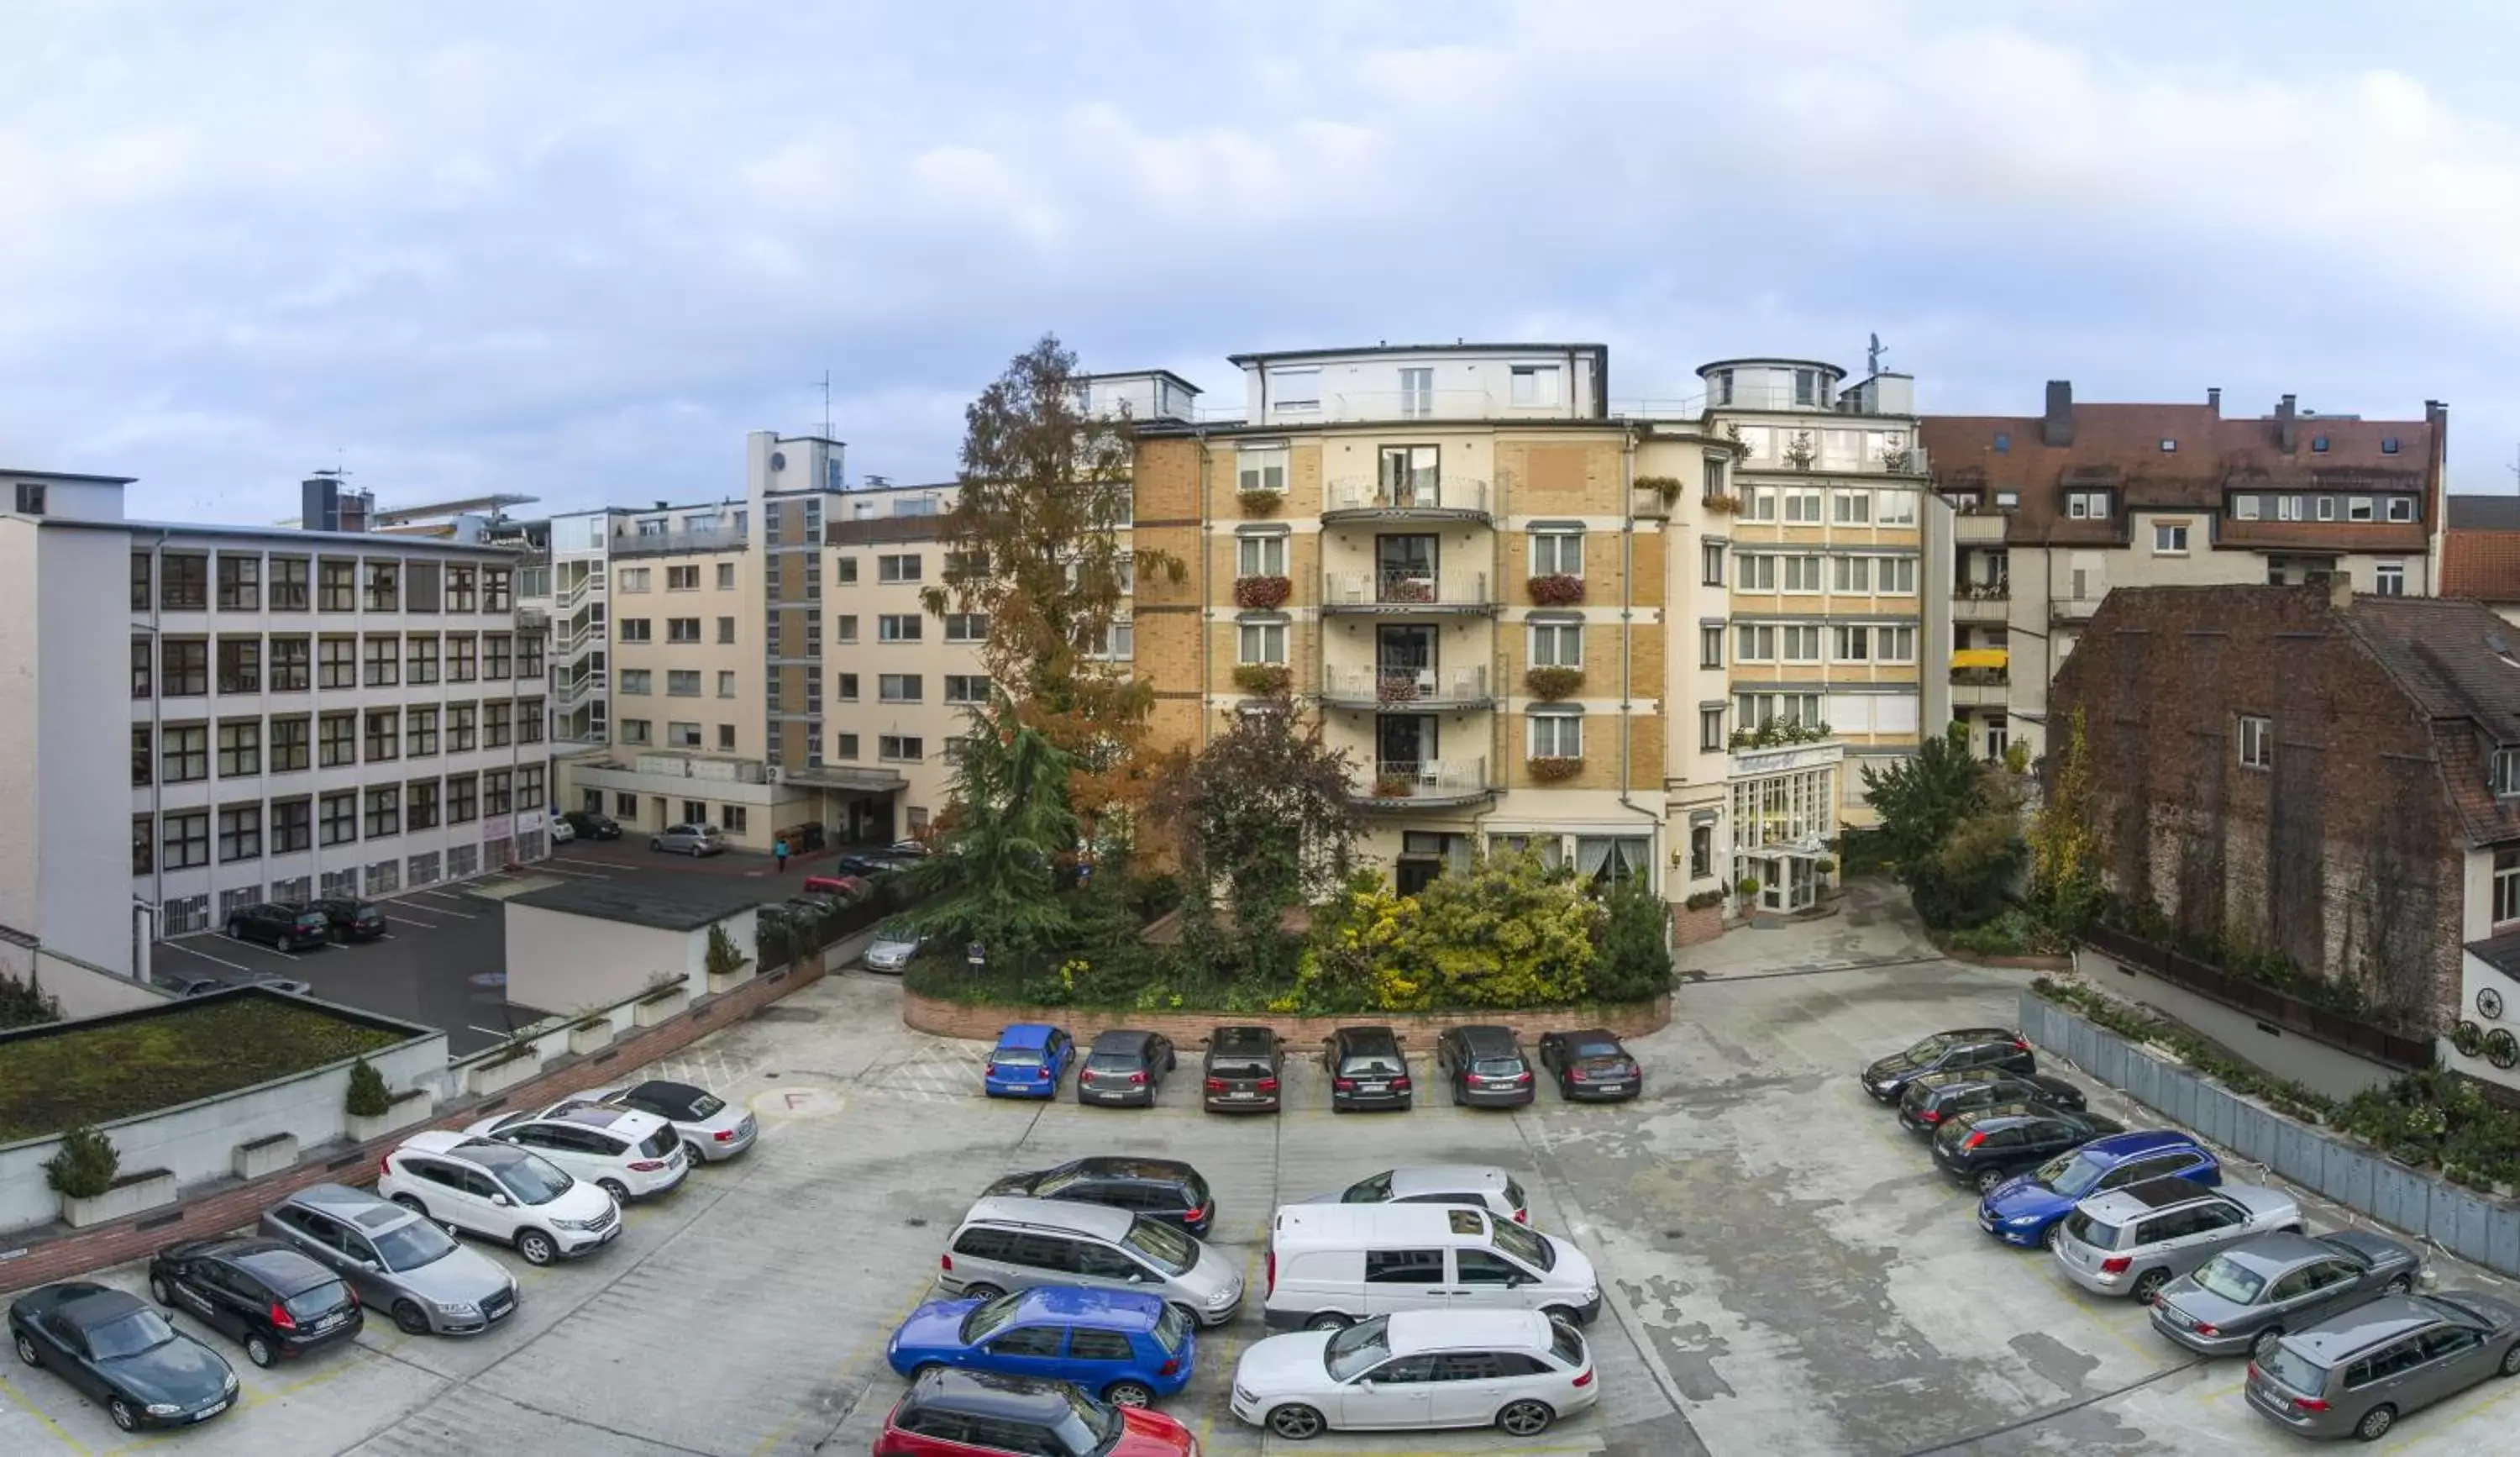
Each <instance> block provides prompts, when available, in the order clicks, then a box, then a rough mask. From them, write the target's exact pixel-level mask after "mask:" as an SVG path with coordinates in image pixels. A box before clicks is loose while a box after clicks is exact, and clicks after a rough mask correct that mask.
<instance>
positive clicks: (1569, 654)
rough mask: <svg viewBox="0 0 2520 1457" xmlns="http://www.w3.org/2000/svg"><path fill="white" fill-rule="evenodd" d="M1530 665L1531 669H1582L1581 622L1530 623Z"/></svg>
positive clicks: (1582, 626) (1582, 629)
mask: <svg viewBox="0 0 2520 1457" xmlns="http://www.w3.org/2000/svg"><path fill="white" fill-rule="evenodd" d="M1531 665H1532V666H1533V667H1582V666H1583V665H1584V624H1583V623H1581V622H1534V623H1532V624H1531Z"/></svg>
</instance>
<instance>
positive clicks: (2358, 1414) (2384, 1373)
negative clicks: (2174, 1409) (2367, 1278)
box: [2248, 1290, 2520, 1446]
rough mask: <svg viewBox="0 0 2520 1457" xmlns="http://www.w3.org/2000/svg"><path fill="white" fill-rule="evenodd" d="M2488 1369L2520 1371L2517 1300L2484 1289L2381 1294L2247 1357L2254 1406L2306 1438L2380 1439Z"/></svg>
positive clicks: (2496, 1373)
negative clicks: (2261, 1353) (2250, 1358)
mask: <svg viewBox="0 0 2520 1457" xmlns="http://www.w3.org/2000/svg"><path fill="white" fill-rule="evenodd" d="M2489 1376H2520V1305H2514V1304H2512V1303H2511V1302H2510V1301H2509V1300H2506V1299H2504V1298H2501V1297H2499V1296H2493V1295H2488V1294H2486V1293H2485V1292H2484V1291H2481V1290H2446V1291H2443V1292H2441V1293H2440V1294H2438V1295H2429V1296H2382V1297H2380V1298H2378V1299H2374V1300H2366V1301H2364V1302H2363V1303H2362V1304H2360V1305H2357V1306H2355V1307H2354V1308H2353V1309H2351V1310H2348V1311H2346V1312H2345V1313H2343V1314H2341V1315H2334V1316H2330V1317H2328V1318H2327V1319H2326V1320H2324V1321H2321V1322H2320V1323H2319V1324H2318V1325H2315V1326H2312V1327H2311V1328H2310V1329H2308V1330H2306V1331H2296V1332H2294V1333H2293V1334H2291V1335H2289V1336H2286V1337H2285V1338H2283V1339H2282V1340H2281V1341H2278V1342H2276V1343H2275V1348H2274V1349H2273V1351H2272V1352H2270V1353H2269V1354H2268V1355H2266V1356H2265V1357H2263V1358H2261V1359H2259V1360H2255V1361H2252V1362H2250V1363H2249V1382H2248V1393H2249V1405H2250V1406H2252V1407H2254V1408H2256V1409H2257V1412H2258V1415H2260V1416H2262V1417H2265V1418H2267V1419H2268V1420H2269V1421H2272V1422H2274V1423H2277V1424H2279V1425H2281V1426H2284V1427H2289V1428H2291V1429H2292V1430H2293V1431H2295V1432H2298V1433H2300V1434H2302V1435H2304V1436H2345V1435H2348V1434H2351V1435H2354V1436H2359V1437H2361V1438H2363V1440H2364V1441H2377V1440H2379V1439H2380V1438H2381V1437H2383V1436H2385V1435H2387V1434H2388V1433H2389V1430H2390V1429H2391V1428H2393V1427H2396V1426H2397V1425H2398V1419H2399V1418H2400V1417H2403V1416H2406V1415H2407V1414H2408V1413H2409V1412H2412V1411H2414V1410H2416V1409H2417V1408H2419V1407H2426V1406H2430V1405H2432V1404H2433V1403H2434V1402H2436V1401H2440V1400H2442V1399H2444V1398H2445V1397H2449V1396H2455V1395H2457V1394H2458V1393H2459V1392H2461V1391H2464V1390H2466V1389H2468V1388H2469V1387H2472V1386H2474V1385H2476V1384H2477V1383H2478V1382H2481V1381H2483V1380H2485V1379H2486V1378H2487V1377H2489ZM2489 1404H2491V1403H2489ZM2479 1410H2482V1408H2479ZM2503 1444H2504V1445H2505V1446H2507V1445H2508V1444H2509V1437H2508V1435H2507V1433H2506V1435H2505V1437H2504V1443H2503Z"/></svg>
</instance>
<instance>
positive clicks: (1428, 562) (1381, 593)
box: [1373, 533, 1436, 602]
mask: <svg viewBox="0 0 2520 1457" xmlns="http://www.w3.org/2000/svg"><path fill="white" fill-rule="evenodd" d="M1435 541H1436V538H1435V536H1434V535H1433V534H1432V533H1426V534H1422V535H1406V536H1401V535H1391V536H1376V537H1374V538H1373V581H1374V588H1375V590H1374V598H1373V600H1374V601H1376V602H1433V601H1434V600H1435V595H1436V594H1435V556H1436V554H1435Z"/></svg>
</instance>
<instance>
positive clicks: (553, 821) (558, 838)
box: [546, 815, 577, 844]
mask: <svg viewBox="0 0 2520 1457" xmlns="http://www.w3.org/2000/svg"><path fill="white" fill-rule="evenodd" d="M546 823H547V824H549V825H550V826H551V842H552V843H554V844H566V843H568V842H570V841H572V840H575V839H576V838H577V827H576V826H575V825H572V824H570V823H569V822H568V821H566V820H564V819H562V818H561V817H560V816H559V815H553V816H552V817H551V818H550V819H549V820H548V821H546Z"/></svg>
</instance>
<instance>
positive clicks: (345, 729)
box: [315, 713, 359, 769]
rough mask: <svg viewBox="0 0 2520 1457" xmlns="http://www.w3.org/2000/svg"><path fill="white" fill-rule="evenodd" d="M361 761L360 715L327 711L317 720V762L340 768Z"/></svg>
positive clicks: (327, 766)
mask: <svg viewBox="0 0 2520 1457" xmlns="http://www.w3.org/2000/svg"><path fill="white" fill-rule="evenodd" d="M358 761H359V715H358V714H356V713H327V714H325V715H324V716H323V717H322V718H320V719H318V720H317V721H316V738H315V762H316V764H317V766H318V767H321V768H326V769H337V768H340V767H341V766H342V765H344V764H355V763H357V762H358Z"/></svg>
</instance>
